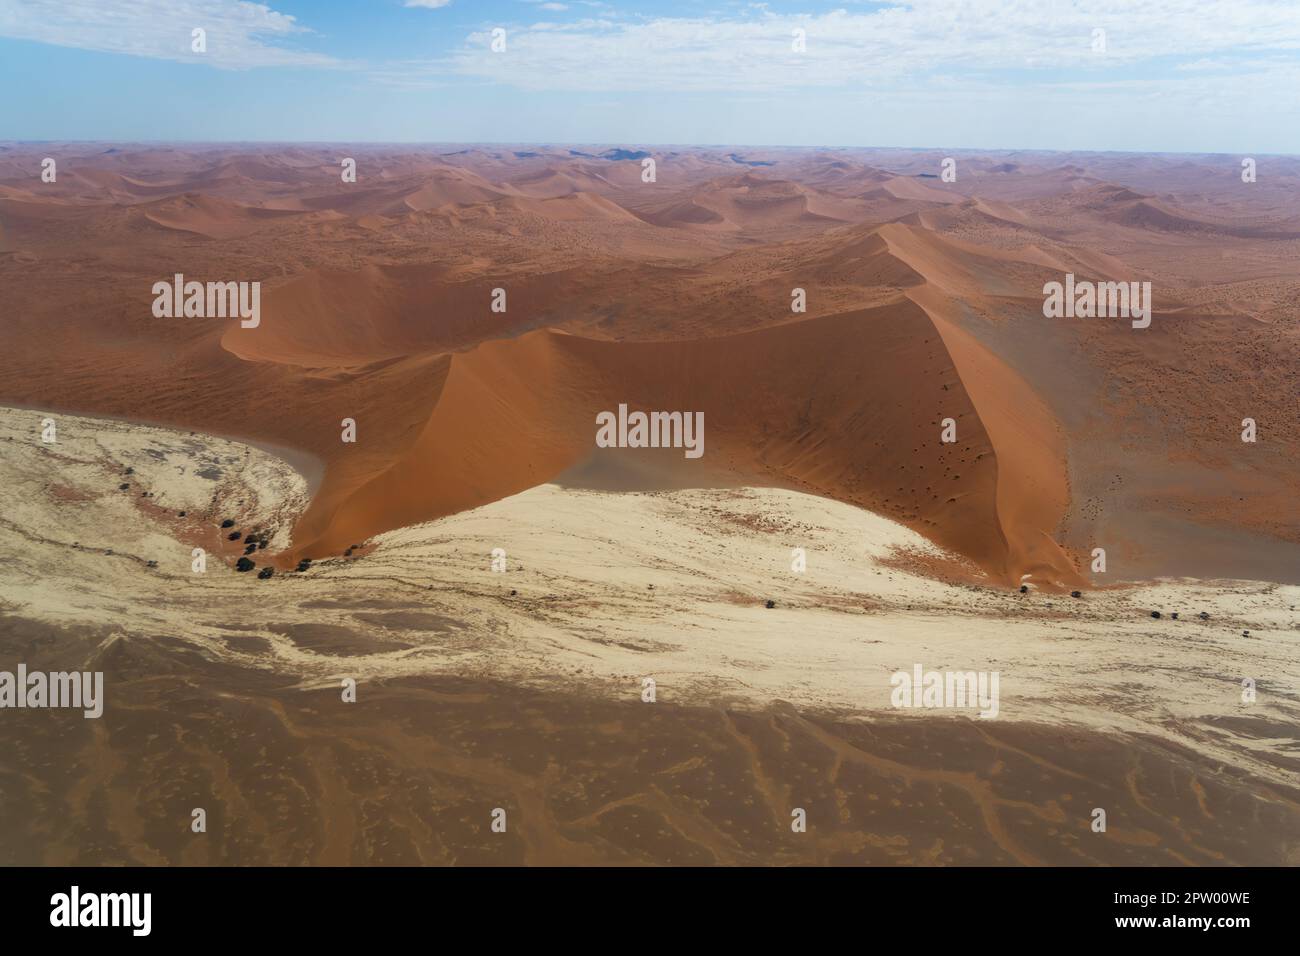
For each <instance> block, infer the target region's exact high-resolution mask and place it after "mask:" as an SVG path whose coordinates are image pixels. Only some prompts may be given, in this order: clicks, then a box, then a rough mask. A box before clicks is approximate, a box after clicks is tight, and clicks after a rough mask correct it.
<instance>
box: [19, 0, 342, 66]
mask: <svg viewBox="0 0 1300 956" xmlns="http://www.w3.org/2000/svg"><path fill="white" fill-rule="evenodd" d="M196 28H202V29H203V30H205V31H206V33H207V52H206V53H201V54H200V53H195V52H193V51H192V50H191V48H190V42H191V41H190V37H191V31H193V30H194V29H196ZM310 32H311V31H310V30H308V29H307V28H305V27H302V26H299V25H298V23H297V21H295V19H294V18H293V17H291V16H289V15H287V14H283V13H277V12H276V11H274V10H272V9H271V8H270V7H268V6H265V5H264V4H260V3H247V2H242V0H0V36H6V37H13V38H15V39H20V40H35V41H37V42H39V43H50V44H54V45H56V46H67V47H77V48H78V49H83V50H98V51H101V52H105V53H125V54H129V55H131V56H145V57H153V58H155V59H161V60H177V61H183V62H199V63H207V64H210V65H212V66H219V67H224V68H227V69H248V68H250V67H259V66H308V67H320V66H338V65H340V64H339V61H337V60H335V59H334V58H333V57H328V56H324V55H322V54H318V53H308V52H301V51H297V50H293V49H289V48H287V47H285V46H282V45H279V44H281V43H283V42H284V41H285V40H288V39H289V38H291V37H294V36H297V35H301V34H304V33H310Z"/></svg>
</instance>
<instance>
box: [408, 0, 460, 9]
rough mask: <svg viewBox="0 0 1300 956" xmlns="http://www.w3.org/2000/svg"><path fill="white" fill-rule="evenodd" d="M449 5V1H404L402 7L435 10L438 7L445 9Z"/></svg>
mask: <svg viewBox="0 0 1300 956" xmlns="http://www.w3.org/2000/svg"><path fill="white" fill-rule="evenodd" d="M450 3H451V0H406V3H405V4H403V6H407V7H424V8H425V9H426V10H437V9H438V8H439V7H445V6H447V5H448V4H450Z"/></svg>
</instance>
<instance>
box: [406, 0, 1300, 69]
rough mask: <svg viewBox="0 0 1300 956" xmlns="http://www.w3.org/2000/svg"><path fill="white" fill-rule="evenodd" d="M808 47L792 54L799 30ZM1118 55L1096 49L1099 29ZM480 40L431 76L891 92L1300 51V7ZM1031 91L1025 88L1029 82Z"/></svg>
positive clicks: (969, 13)
mask: <svg viewBox="0 0 1300 956" xmlns="http://www.w3.org/2000/svg"><path fill="white" fill-rule="evenodd" d="M796 28H798V29H802V30H804V31H805V33H806V37H807V41H806V50H805V51H804V52H795V51H793V50H792V48H791V40H792V31H793V30H795V29H796ZM1094 29H1104V30H1105V31H1106V52H1105V54H1098V53H1094V52H1093V48H1092V44H1093V30H1094ZM489 42H490V36H489V35H488V33H486V32H479V33H474V34H472V35H471V36H469V37H468V38H467V39H466V41H465V44H464V45H463V47H462V48H461V49H460V50H458V51H457V52H455V53H454V54H453V55H451V56H450V57H447V58H444V59H442V60H439V61H436V62H430V63H428V64H426V65H425V67H424V70H425V71H426V72H427V73H429V74H440V75H443V76H446V75H455V76H461V77H475V78H481V79H487V80H493V81H497V82H501V83H505V84H508V85H511V86H515V87H519V88H523V89H530V90H560V91H586V90H613V91H639V90H675V91H723V90H740V91H757V90H787V89H801V88H817V87H873V88H889V87H891V86H896V85H898V84H899V83H900V81H902V80H904V79H906V78H912V77H917V76H920V75H923V74H927V73H929V72H930V71H933V70H938V69H942V70H945V71H949V72H958V73H967V74H978V73H980V72H981V71H984V72H989V71H999V70H1017V71H1019V70H1026V69H1028V70H1043V71H1053V70H1061V69H1065V70H1070V71H1073V72H1074V73H1075V74H1078V75H1090V74H1094V73H1095V74H1097V75H1098V76H1099V77H1102V76H1104V74H1105V73H1106V72H1108V70H1110V69H1113V68H1115V67H1120V66H1134V65H1142V64H1146V63H1150V64H1152V66H1153V68H1154V69H1157V70H1158V71H1160V72H1162V73H1164V72H1168V67H1167V66H1165V65H1162V64H1161V63H1160V62H1159V61H1160V60H1161V59H1162V58H1167V57H1209V56H1213V55H1216V54H1222V53H1226V52H1228V51H1231V52H1232V53H1233V54H1234V55H1236V56H1241V55H1245V56H1247V57H1251V58H1253V57H1262V56H1264V55H1266V54H1268V53H1270V52H1271V53H1274V54H1276V53H1278V52H1280V51H1295V50H1297V49H1300V16H1297V15H1296V8H1295V0H1147V2H1145V3H1142V4H1134V3H1132V2H1130V0H1076V2H1073V3H1070V4H1057V3H1043V2H1041V0H899V2H897V3H896V4H895V5H893V6H889V7H885V8H881V9H878V10H875V11H873V12H869V13H868V12H848V11H845V10H835V11H831V12H827V13H822V14H816V15H793V14H774V13H771V12H769V11H760V12H756V13H754V14H752V15H750V16H748V17H746V18H737V17H733V18H719V17H714V18H706V17H654V18H625V17H611V16H603V17H598V18H591V19H585V20H581V21H577V22H573V23H555V22H547V23H537V24H533V25H531V26H515V27H512V28H511V29H510V47H509V51H508V52H507V53H505V54H493V53H491V52H490V51H489V46H488V45H489ZM1022 82H1023V80H1022Z"/></svg>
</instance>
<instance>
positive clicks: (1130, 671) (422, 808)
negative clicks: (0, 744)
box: [0, 409, 1300, 863]
mask: <svg viewBox="0 0 1300 956" xmlns="http://www.w3.org/2000/svg"><path fill="white" fill-rule="evenodd" d="M47 417H54V418H55V420H56V422H57V424H58V441H57V443H56V444H54V445H45V444H42V443H41V441H40V423H41V421H42V420H43V419H45V418H47ZM0 447H3V449H4V455H3V466H0V467H2V468H3V473H2V474H0V503H2V504H3V514H4V524H3V529H4V533H5V535H6V540H7V542H8V544H7V546H6V551H5V557H4V560H3V561H0V602H2V603H0V606H2V607H3V609H4V615H3V625H4V637H3V641H2V642H0V647H3V649H4V654H5V658H4V663H6V665H9V664H12V663H14V662H15V661H16V660H19V659H21V660H25V661H28V662H29V665H30V666H33V667H34V666H37V665H38V663H39V662H40V661H41V660H48V661H52V662H57V663H58V664H59V665H60V666H62V667H70V666H77V667H82V668H93V669H103V670H105V672H106V674H107V681H108V689H107V697H108V703H107V705H106V716H105V718H104V719H103V720H101V721H83V720H81V719H80V718H79V717H73V716H70V715H67V714H64V713H58V714H52V713H51V712H48V711H46V712H15V711H9V712H6V713H5V714H4V722H3V724H2V725H0V726H2V727H3V729H4V732H5V734H6V735H7V736H6V742H7V743H8V744H10V745H12V749H10V750H7V751H6V752H8V753H9V754H10V756H9V757H8V758H6V759H5V760H4V761H3V762H0V794H2V795H3V802H4V805H5V807H6V810H7V811H8V812H10V813H11V814H12V815H7V816H6V819H9V820H11V821H15V822H11V824H10V825H9V827H7V828H6V830H5V831H4V836H3V837H0V849H2V850H3V852H4V856H5V859H6V860H7V861H10V862H12V861H32V860H37V859H44V860H46V861H50V862H53V861H71V860H81V861H89V862H101V861H103V862H106V861H137V862H165V861H168V860H170V861H172V862H204V861H225V862H254V861H290V860H293V861H300V862H305V861H315V862H349V861H355V862H367V861H369V862H420V861H424V862H435V861H440V860H441V861H446V862H450V861H452V860H458V861H460V862H470V861H475V860H477V861H489V860H496V861H503V862H504V861H524V860H527V861H532V862H600V861H604V862H617V861H629V862H630V861H637V860H640V861H659V862H711V861H722V862H746V861H750V862H755V861H769V862H771V861H786V862H799V861H803V862H818V861H820V862H850V861H857V862H914V863H919V862H952V863H962V862H966V863H972V862H979V861H982V862H1071V861H1073V862H1099V861H1104V862H1112V863H1117V862H1141V863H1149V862H1156V861H1161V860H1163V861H1167V862H1245V861H1255V862H1288V861H1289V862H1295V859H1294V854H1295V852H1296V847H1297V846H1300V802H1297V801H1298V800H1300V793H1297V791H1296V783H1297V773H1298V771H1300V758H1298V756H1297V753H1296V733H1295V728H1296V726H1297V716H1298V713H1300V696H1298V693H1300V664H1297V657H1296V654H1295V647H1296V641H1297V640H1298V639H1300V613H1297V612H1296V610H1295V606H1296V604H1297V603H1298V602H1300V589H1297V588H1294V587H1288V586H1278V585H1272V584H1263V583H1253V582H1245V581H1238V582H1220V583H1215V582H1180V581H1167V582H1159V583H1156V584H1152V585H1149V586H1144V587H1124V588H1118V587H1117V588H1114V589H1110V590H1101V591H1089V592H1088V593H1087V594H1086V595H1085V597H1084V598H1082V599H1073V598H1069V597H1060V596H1054V595H1046V594H1041V593H1035V592H1031V593H1030V594H1028V595H1021V594H1019V593H1016V592H1007V591H1006V590H1004V589H1001V588H998V587H994V586H992V585H988V584H985V585H978V584H971V583H967V581H968V580H969V576H970V575H971V574H972V573H973V572H972V570H971V569H970V567H969V566H966V565H963V564H962V563H961V562H959V561H958V560H957V559H956V558H954V557H953V556H951V555H944V554H943V553H942V552H940V551H938V549H936V548H934V547H933V546H932V545H930V544H929V543H928V542H926V541H925V539H923V538H922V537H920V536H919V535H917V534H915V533H914V532H912V531H909V530H908V529H906V528H904V527H902V526H900V525H897V524H894V523H892V522H890V521H887V520H885V519H883V518H880V517H877V516H874V515H872V514H870V513H869V512H864V511H861V510H859V509H855V508H853V507H851V506H848V505H844V504H840V503H837V502H834V501H830V500H827V499H822V498H816V497H812V496H809V495H806V494H802V493H798V492H790V491H776V490H761V489H703V490H701V489H694V490H692V489H682V490H670V491H656V492H607V491H591V490H584V489H579V488H563V487H560V486H557V485H544V486H541V487H538V488H535V489H532V490H530V491H528V492H525V493H522V494H519V495H515V496H513V497H510V498H507V499H505V500H502V501H499V502H496V503H494V504H491V505H487V506H485V507H483V508H479V509H476V510H473V511H469V512H466V513H464V514H461V515H457V516H453V517H450V518H446V519H442V520H440V521H436V522H432V523H428V524H422V525H418V526H413V527H409V528H405V529H402V530H400V531H395V532H391V533H388V534H385V535H381V536H379V537H378V538H376V539H374V540H373V541H372V542H370V543H368V544H367V546H366V547H365V548H364V549H363V550H362V551H361V552H357V553H355V554H354V556H353V557H351V558H335V559H329V560H325V561H322V562H319V563H316V564H314V565H313V566H312V567H311V568H310V569H309V570H308V571H306V572H303V573H294V572H279V573H277V574H276V575H275V576H274V577H272V578H271V579H269V580H258V579H256V578H255V577H254V575H253V574H241V573H237V572H235V571H234V570H232V568H231V564H232V563H233V561H234V558H235V556H236V555H238V554H240V553H241V551H240V548H239V544H241V543H242V542H235V543H231V542H227V541H224V537H223V532H222V531H221V529H219V527H218V525H219V523H220V521H221V520H222V519H223V518H226V517H229V518H232V519H234V520H235V521H236V528H237V529H248V528H251V527H260V528H263V529H267V530H271V529H284V528H286V527H288V526H289V525H291V524H292V522H293V521H294V518H295V514H294V512H295V509H300V508H302V507H303V506H304V505H305V502H306V495H305V483H304V481H303V480H302V479H301V478H300V477H299V476H298V475H297V474H296V473H295V472H293V471H292V470H291V469H290V468H289V467H288V466H287V465H286V464H285V463H284V462H282V461H281V460H280V459H277V458H275V457H273V456H271V455H268V454H266V453H265V452H262V451H260V450H258V449H255V448H251V447H248V446H243V445H240V444H238V443H235V442H231V441H227V440H223V439H213V438H207V437H204V436H197V435H189V434H184V433H176V432H170V431H167V430H163V429H155V428H147V427H143V426H133V425H129V424H126V423H121V422H108V421H101V420H92V419H86V418H79V417H75V416H65V415H53V416H51V415H50V414H48V413H43V412H39V411H32V410H14V409H8V410H4V411H3V412H2V413H0ZM128 468H130V469H132V474H130V475H127V474H126V469H128ZM122 483H127V484H128V485H129V488H128V489H127V490H121V489H120V488H119V485H120V484H122ZM180 510H185V511H186V516H185V517H184V518H181V517H179V516H178V512H179V511H180ZM194 546H203V547H206V548H209V549H211V551H212V555H211V558H210V563H209V565H208V570H207V571H206V572H205V573H203V574H195V573H193V571H192V570H191V548H192V547H194ZM494 548H502V549H504V550H505V552H506V562H507V563H506V570H505V571H504V572H500V573H498V572H494V571H492V570H491V560H492V550H493V549H494ZM793 548H804V549H805V550H806V554H807V570H806V572H804V573H802V574H796V573H794V572H792V571H791V569H790V568H791V564H790V562H791V549H793ZM109 549H111V550H112V553H111V554H109V553H107V552H108V550H109ZM254 557H255V558H256V557H257V555H254ZM149 561H156V562H157V566H156V567H153V568H151V567H149V566H148V562H149ZM943 578H947V579H948V582H949V583H945V581H944V580H942V579H943ZM767 600H772V601H774V602H775V605H776V606H775V607H774V608H771V609H769V608H767V607H766V606H765V602H766V601H767ZM1152 609H1159V610H1161V611H1162V613H1163V615H1164V616H1163V617H1162V618H1161V619H1159V620H1155V619H1152V618H1151V617H1150V616H1149V614H1150V611H1151V610H1152ZM1174 611H1178V612H1179V613H1180V617H1179V619H1178V620H1171V619H1169V614H1170V613H1171V612H1174ZM1200 611H1206V612H1208V613H1209V614H1210V619H1209V620H1208V621H1202V620H1200V619H1198V618H1196V617H1195V616H1194V615H1195V614H1196V613H1197V612H1200ZM1243 631H1249V632H1250V635H1249V637H1245V636H1243V635H1242V632H1243ZM10 658H14V660H10ZM915 663H921V664H922V665H923V666H924V667H925V668H927V669H957V670H977V671H978V670H990V671H992V670H996V671H998V672H999V674H1000V677H1001V694H1000V711H999V714H998V716H997V717H996V718H995V719H992V720H979V719H975V718H974V717H973V716H972V713H971V712H970V711H964V712H960V713H954V712H953V711H946V712H945V711H940V710H930V711H925V710H921V711H906V712H899V711H897V710H895V709H893V708H892V707H891V706H890V696H889V692H890V685H889V676H890V674H891V673H892V672H894V671H896V670H904V671H909V672H910V670H911V669H912V666H913V664H915ZM345 677H350V678H353V679H355V680H357V681H358V685H359V686H358V703H356V704H344V703H342V702H341V701H340V691H339V687H340V681H341V679H343V678H345ZM646 677H652V678H654V680H655V681H656V685H657V686H656V697H657V699H656V701H655V702H654V703H644V702H642V700H641V693H642V688H643V683H642V682H643V679H644V678H646ZM1243 677H1252V678H1254V679H1255V680H1256V681H1257V683H1258V700H1257V701H1256V702H1255V703H1253V704H1244V703H1242V696H1241V679H1242V678H1243ZM50 735H54V736H52V737H51V736H50ZM55 754H62V757H61V758H60V759H62V761H63V762H62V763H60V762H59V760H56V759H55V757H54V755H55ZM56 767H60V768H61V769H58V770H56V769H55V768H56ZM363 768H369V769H368V770H366V769H363ZM154 775H161V776H158V777H157V778H155V776H154ZM151 780H153V781H154V782H153V783H151V782H150V781H151ZM401 780H406V781H407V783H406V784H401V783H399V781H401ZM159 787H161V790H158V792H155V790H156V789H157V788H159ZM408 787H418V788H421V789H419V793H424V794H425V795H424V796H419V795H418V794H416V793H411V792H407V790H408ZM375 788H379V789H378V790H376V789H375ZM423 788H428V789H427V791H426V790H425V789H423ZM927 794H928V795H927ZM104 801H107V804H106V805H105V804H104ZM268 801H270V803H268ZM493 801H496V802H493ZM512 801H513V802H512ZM952 801H956V802H952ZM290 804H293V805H294V806H292V807H291V806H290ZM503 804H508V805H509V806H510V812H511V813H517V814H518V817H519V820H520V824H521V826H520V832H519V833H518V834H517V835H515V836H511V837H510V838H509V839H508V840H500V841H497V842H496V843H494V842H493V841H492V836H493V835H491V834H490V833H489V831H488V830H487V829H486V822H485V821H486V820H487V814H489V813H490V810H491V809H492V808H493V807H496V806H501V805H503ZM210 805H211V806H216V807H219V810H218V813H219V815H220V819H221V821H222V822H221V823H220V826H219V829H218V832H219V833H220V836H218V837H214V838H213V839H211V840H210V841H206V842H203V841H198V842H196V841H195V840H192V839H190V835H189V834H188V833H187V832H186V827H187V821H188V813H189V808H190V807H192V806H205V807H208V806H210ZM105 806H106V807H107V809H105ZM810 806H811V807H813V808H816V809H815V810H813V818H814V820H817V821H818V822H819V825H820V828H813V830H812V831H810V832H812V833H813V834H814V836H813V838H812V839H810V840H808V841H807V842H806V843H800V842H798V841H797V840H795V841H794V842H791V837H792V835H791V834H790V833H789V827H788V819H789V812H790V811H789V808H791V807H804V808H805V809H809V807H810ZM1095 806H1102V807H1105V808H1108V813H1110V814H1111V815H1112V827H1111V829H1110V831H1109V832H1108V834H1105V835H1101V834H1093V833H1091V832H1090V830H1089V829H1088V824H1089V821H1090V817H1089V816H1088V814H1089V813H1090V812H1091V810H1092V808H1093V807H1095ZM890 807H892V808H893V809H889V808H890ZM727 808H729V809H727ZM431 814H432V815H433V816H430V815H431ZM882 815H883V816H882ZM65 818H66V819H65ZM891 821H892V822H891ZM339 828H342V829H339ZM782 831H784V835H783V833H782ZM91 833H94V834H96V836H95V839H94V840H92V841H90V842H89V843H88V842H86V837H87V835H88V834H91Z"/></svg>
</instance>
